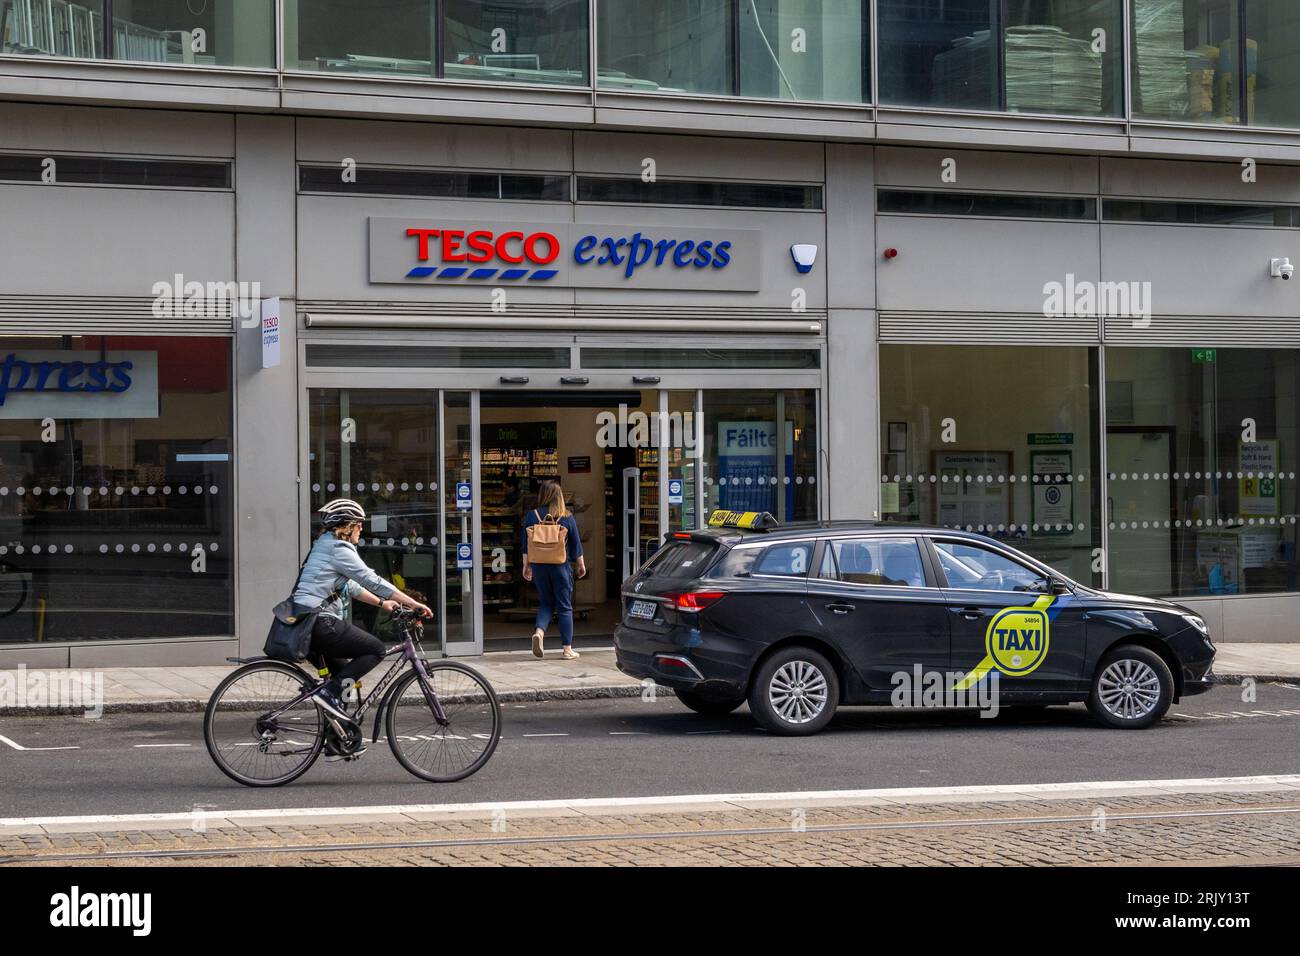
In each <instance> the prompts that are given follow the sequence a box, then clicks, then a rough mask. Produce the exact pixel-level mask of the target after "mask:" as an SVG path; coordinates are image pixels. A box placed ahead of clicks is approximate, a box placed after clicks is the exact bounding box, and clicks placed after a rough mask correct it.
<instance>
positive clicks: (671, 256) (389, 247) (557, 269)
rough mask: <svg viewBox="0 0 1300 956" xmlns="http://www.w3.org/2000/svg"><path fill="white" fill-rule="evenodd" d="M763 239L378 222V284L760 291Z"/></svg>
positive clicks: (665, 230)
mask: <svg viewBox="0 0 1300 956" xmlns="http://www.w3.org/2000/svg"><path fill="white" fill-rule="evenodd" d="M762 245H763V234H762V233H761V232H760V231H758V230H756V229H698V228H692V229H679V228H677V227H676V226H650V225H640V226H636V225H632V226H628V225H617V224H610V223H588V224H583V223H566V222H547V223H529V222H515V221H506V222H494V221H488V220H444V219H440V218H438V217H431V218H429V219H387V218H379V217H372V218H371V219H370V281H371V282H372V283H396V284H401V285H443V286H448V287H455V286H466V285H488V286H498V285H506V286H521V287H527V288H546V287H553V286H560V287H567V288H586V289H680V290H694V291H701V290H704V291H717V292H757V291H758V288H759V265H760V263H761V262H762Z"/></svg>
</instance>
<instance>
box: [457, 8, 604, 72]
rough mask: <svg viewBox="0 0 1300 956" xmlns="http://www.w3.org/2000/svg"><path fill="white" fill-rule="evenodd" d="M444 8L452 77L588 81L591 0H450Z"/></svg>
mask: <svg viewBox="0 0 1300 956" xmlns="http://www.w3.org/2000/svg"><path fill="white" fill-rule="evenodd" d="M444 9H445V10H446V13H445V17H446V19H445V21H444V23H443V36H444V40H443V60H444V73H443V75H444V76H446V77H447V78H448V79H456V80H500V81H505V82H511V83H565V84H572V85H583V84H585V83H586V82H587V57H588V53H589V51H588V42H589V41H588V39H587V11H588V7H587V0H490V2H487V3H484V2H481V0H445V2H444Z"/></svg>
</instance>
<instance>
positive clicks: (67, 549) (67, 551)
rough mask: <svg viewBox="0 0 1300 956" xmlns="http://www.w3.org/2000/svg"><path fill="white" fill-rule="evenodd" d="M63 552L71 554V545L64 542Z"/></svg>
mask: <svg viewBox="0 0 1300 956" xmlns="http://www.w3.org/2000/svg"><path fill="white" fill-rule="evenodd" d="M63 553H64V554H71V553H72V545H70V544H65V545H64V546H63Z"/></svg>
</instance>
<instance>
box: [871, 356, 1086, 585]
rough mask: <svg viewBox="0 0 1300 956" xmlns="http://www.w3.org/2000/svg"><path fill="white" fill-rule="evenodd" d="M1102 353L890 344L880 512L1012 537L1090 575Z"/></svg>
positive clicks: (1050, 560)
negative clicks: (1099, 366) (1098, 393)
mask: <svg viewBox="0 0 1300 956" xmlns="http://www.w3.org/2000/svg"><path fill="white" fill-rule="evenodd" d="M1096 364H1097V356H1096V350H1095V349H1091V350H1090V349H1087V348H1069V347H1063V346H1057V347H1050V348H1047V347H1022V348H1014V349H1012V348H1006V347H1002V346H956V345H883V346H881V347H880V406H881V422H880V447H881V454H882V460H881V486H880V513H881V518H882V520H884V521H896V522H904V523H906V522H914V523H917V524H932V525H939V526H941V527H946V528H960V529H962V530H964V531H973V532H976V533H979V534H985V535H988V536H989V537H993V538H998V539H1001V540H1005V541H1006V542H1007V543H1008V544H1010V545H1011V546H1013V547H1016V548H1019V549H1020V550H1022V551H1025V552H1027V553H1029V554H1031V555H1033V556H1034V557H1035V558H1037V559H1038V560H1040V561H1042V562H1043V563H1044V564H1048V565H1051V566H1053V567H1056V568H1059V569H1060V570H1061V571H1062V573H1064V574H1065V575H1067V576H1069V577H1071V578H1073V579H1075V580H1078V581H1083V582H1085V583H1086V582H1089V581H1095V582H1096V583H1098V584H1100V576H1099V575H1098V576H1097V577H1096V578H1094V576H1093V571H1092V566H1093V549H1094V548H1099V547H1100V546H1101V532H1100V527H1099V519H1100V510H1099V509H1100V493H1101V489H1100V481H1099V480H1098V479H1099V478H1100V474H1099V472H1098V471H1097V470H1096V464H1095V463H1096V459H1097V457H1098V455H1097V453H1096V448H1097V443H1098V440H1099V439H1098V437H1097V436H1098V433H1099V431H1098V430H1099V428H1100V424H1099V409H1098V406H1097V398H1096V396H1097V392H1098V389H1097V371H1096Z"/></svg>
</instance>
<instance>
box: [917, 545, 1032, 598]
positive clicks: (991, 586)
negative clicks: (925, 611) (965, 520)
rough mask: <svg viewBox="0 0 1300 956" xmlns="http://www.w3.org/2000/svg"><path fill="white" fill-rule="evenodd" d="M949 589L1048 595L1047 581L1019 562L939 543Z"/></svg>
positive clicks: (986, 551) (975, 547)
mask: <svg viewBox="0 0 1300 956" xmlns="http://www.w3.org/2000/svg"><path fill="white" fill-rule="evenodd" d="M934 548H935V551H936V552H937V553H938V555H939V564H940V565H941V566H942V567H943V571H944V574H946V575H947V576H948V586H949V587H953V588H967V589H970V590H972V591H1037V592H1040V593H1045V592H1046V591H1047V578H1046V577H1044V576H1043V575H1041V574H1039V573H1038V572H1037V571H1035V570H1033V569H1032V568H1028V567H1026V566H1025V565H1023V564H1021V563H1020V562H1019V561H1013V560H1012V559H1011V558H1008V557H1006V556H1005V555H1003V554H999V553H998V552H997V551H993V550H991V549H989V548H983V547H980V546H979V545H977V544H968V543H966V542H964V541H963V542H957V541H936V542H935V543H934Z"/></svg>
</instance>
